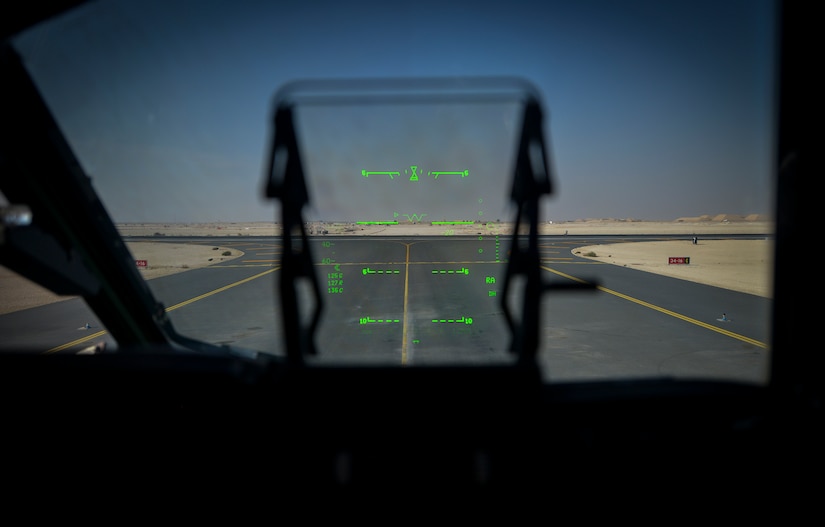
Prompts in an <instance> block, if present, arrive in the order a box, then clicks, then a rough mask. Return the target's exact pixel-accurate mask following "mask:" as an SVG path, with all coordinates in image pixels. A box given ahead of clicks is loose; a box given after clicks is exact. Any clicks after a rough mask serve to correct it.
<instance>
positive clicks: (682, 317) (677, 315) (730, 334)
mask: <svg viewBox="0 0 825 527" xmlns="http://www.w3.org/2000/svg"><path fill="white" fill-rule="evenodd" d="M541 268H542V269H544V270H545V271H548V272H551V273H553V274H556V275H559V276H563V277H564V278H568V279H570V280H574V281H576V282H579V283H582V284H587V283H589V282H587V281H586V280H582V279H580V278H576V277H575V276H570V275H569V274H566V273H562V272H561V271H556V270H555V269H550V268H549V267H544V266H541ZM596 289H598V290H599V291H602V292H604V293H608V294H611V295H614V296H617V297H619V298H622V299H624V300H627V301H630V302H633V303H634V304H639V305H640V306H644V307H647V308H650V309H653V310H655V311H658V312H660V313H664V314H665V315H670V316H672V317H675V318H678V319H680V320H684V321H685V322H689V323H691V324H695V325H697V326H701V327H703V328H705V329H709V330H711V331H715V332H717V333H721V334H722V335H725V336H728V337H731V338H734V339H737V340H741V341H742V342H747V343H748V344H753V345H754V346H758V347H760V348H767V347H768V346H767V344H765V343H764V342H761V341H758V340H755V339H752V338H750V337H746V336H744V335H740V334H738V333H734V332H732V331H728V330H726V329H722V328H719V327H716V326H714V325H712V324H708V323H706V322H702V321H701V320H696V319H695V318H691V317H687V316H685V315H682V314H680V313H676V312H675V311H671V310H669V309H665V308H663V307H659V306H656V305H653V304H651V303H649V302H645V301H644V300H639V299H638V298H633V297H631V296H628V295H625V294H623V293H619V292H618V291H613V290H612V289H608V288H606V287H602V286H600V285H599V286H596Z"/></svg>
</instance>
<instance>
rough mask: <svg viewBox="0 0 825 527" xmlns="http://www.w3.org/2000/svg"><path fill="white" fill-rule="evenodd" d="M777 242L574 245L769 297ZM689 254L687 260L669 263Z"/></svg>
mask: <svg viewBox="0 0 825 527" xmlns="http://www.w3.org/2000/svg"><path fill="white" fill-rule="evenodd" d="M773 250H774V243H773V240H770V239H759V240H702V239H699V240H698V243H696V244H695V245H694V244H693V242H692V241H691V240H684V241H683V240H678V241H656V242H626V243H612V244H606V245H589V246H585V247H578V248H576V249H573V251H572V252H573V254H575V255H576V256H584V257H586V258H589V259H591V260H597V261H600V262H605V263H610V264H614V265H621V266H624V267H630V268H633V269H638V270H640V271H646V272H649V273H656V274H661V275H665V276H671V277H674V278H680V279H682V280H690V281H692V282H698V283H702V284H708V285H713V286H716V287H723V288H725V289H731V290H734V291H741V292H743V293H750V294H753V295H759V296H763V297H766V298H771V297H772V296H773V274H772V272H773V257H774V253H773ZM671 257H677V258H678V257H686V258H689V263H687V264H672V263H669V261H670V258H671Z"/></svg>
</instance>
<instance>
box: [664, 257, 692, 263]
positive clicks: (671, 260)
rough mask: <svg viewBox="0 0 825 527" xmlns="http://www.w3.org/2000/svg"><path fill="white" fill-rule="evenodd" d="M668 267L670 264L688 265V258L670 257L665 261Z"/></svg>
mask: <svg viewBox="0 0 825 527" xmlns="http://www.w3.org/2000/svg"><path fill="white" fill-rule="evenodd" d="M667 263H668V265H670V264H689V263H690V256H670V257H669V258H668V259H667Z"/></svg>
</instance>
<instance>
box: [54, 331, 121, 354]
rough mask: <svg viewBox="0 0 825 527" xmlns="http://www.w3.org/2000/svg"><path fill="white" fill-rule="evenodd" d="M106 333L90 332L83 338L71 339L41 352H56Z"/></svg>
mask: <svg viewBox="0 0 825 527" xmlns="http://www.w3.org/2000/svg"><path fill="white" fill-rule="evenodd" d="M105 334H106V331H105V330H104V331H98V332H97V333H92V334H91V335H86V336H85V337H83V338H80V339H77V340H73V341H71V342H67V343H66V344H61V345H60V346H57V347H54V348H52V349H50V350H46V351H44V352H43V353H57V352H58V351H60V350H64V349H66V348H71V347H72V346H76V345H78V344H83V343H84V342H86V341H87V340H92V339H96V338H97V337H100V336H103V335H105Z"/></svg>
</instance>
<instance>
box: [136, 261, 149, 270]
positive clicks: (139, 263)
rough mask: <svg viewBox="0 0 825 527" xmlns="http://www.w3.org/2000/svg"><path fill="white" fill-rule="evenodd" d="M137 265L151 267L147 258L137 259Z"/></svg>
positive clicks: (142, 267)
mask: <svg viewBox="0 0 825 527" xmlns="http://www.w3.org/2000/svg"><path fill="white" fill-rule="evenodd" d="M135 265H137V267H138V269H146V268H147V267H149V262H148V261H147V260H135Z"/></svg>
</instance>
